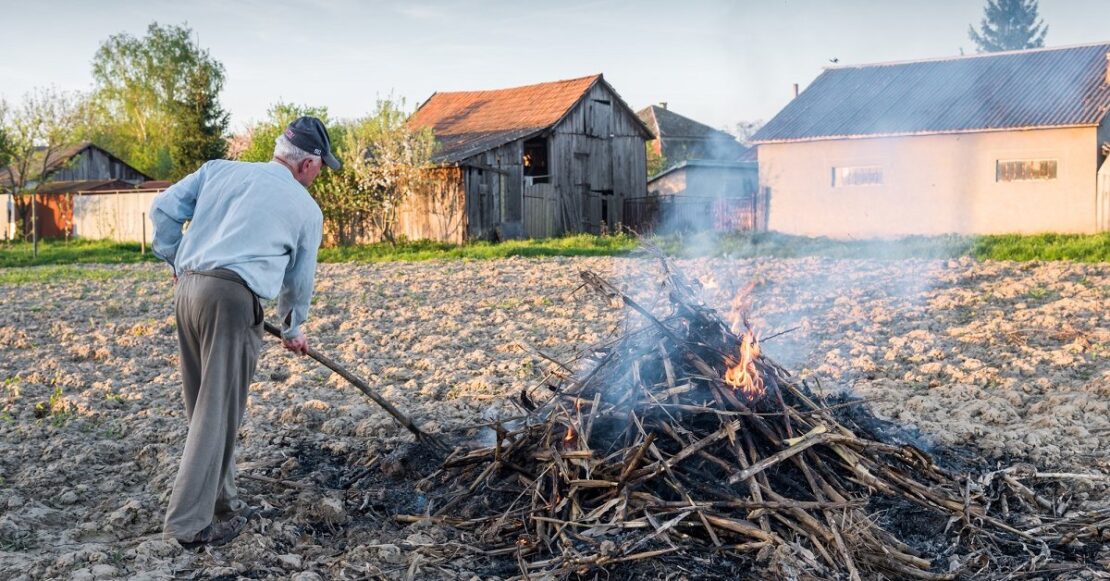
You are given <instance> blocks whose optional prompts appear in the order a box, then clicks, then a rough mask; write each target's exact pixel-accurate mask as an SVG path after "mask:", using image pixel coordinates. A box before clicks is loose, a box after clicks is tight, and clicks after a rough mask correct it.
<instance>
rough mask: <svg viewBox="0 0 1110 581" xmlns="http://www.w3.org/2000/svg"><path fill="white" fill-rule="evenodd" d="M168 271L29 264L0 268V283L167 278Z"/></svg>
mask: <svg viewBox="0 0 1110 581" xmlns="http://www.w3.org/2000/svg"><path fill="white" fill-rule="evenodd" d="M169 276H170V275H169V271H165V272H162V271H159V272H157V273H154V272H151V271H146V270H117V269H112V268H103V267H98V266H96V265H84V266H78V265H67V266H31V267H24V268H4V269H0V284H42V283H48V282H65V281H75V280H87V281H92V282H103V281H108V280H116V279H120V278H141V279H150V280H153V279H158V278H165V279H168V278H169Z"/></svg>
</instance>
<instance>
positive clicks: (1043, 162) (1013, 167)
mask: <svg viewBox="0 0 1110 581" xmlns="http://www.w3.org/2000/svg"><path fill="white" fill-rule="evenodd" d="M1056 165H1057V164H1056V160H1055V159H1035V160H1016V161H1014V160H1008V161H1004V160H1001V159H1000V160H998V165H997V166H995V171H994V179H995V181H998V182H1028V181H1036V180H1054V179H1056Z"/></svg>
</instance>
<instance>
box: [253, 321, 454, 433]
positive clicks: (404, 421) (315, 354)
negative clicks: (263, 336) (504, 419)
mask: <svg viewBox="0 0 1110 581" xmlns="http://www.w3.org/2000/svg"><path fill="white" fill-rule="evenodd" d="M264 327H265V328H266V332H267V333H269V334H271V335H273V336H274V337H277V338H278V339H281V338H282V337H281V330H280V329H278V328H277V327H275V326H274V325H271V324H270V323H268V322H267V323H264ZM308 356H309V357H311V358H313V359H315V360H316V361H318V362H320V363H321V364H322V365H323V366H324V367H327V368H328V369H330V370H332V371H334V372H336V373H338V374H339V375H341V376H343V379H346V380H347V381H349V382H350V383H351V385H353V386H355V387H357V388H359V390H361V391H362V393H365V394H366V396H367V397H369V398H370V399H372V400H374V403H376V404H378V405H379V406H381V408H382V409H384V410H385V411H387V412H389V415H391V416H393V419H395V420H397V423H399V424H401V425H402V426H404V427H405V429H407V430H408V431H410V432H412V433H413V434H414V435H415V436H416V439H417V440H418V441H419V442H422V443H428V444H432V445H433V446H436V447H443V446H444V444H443V443H442V442H440V441H439V439H438V438H436V437H434V436H432V435H430V434H428V433H426V432H424V431H423V430H421V429H420V428H418V427H416V424H414V423H412V420H411V419H409V417H408V416H406V415H405V414H403V413H401V411H400V410H398V409H397V408H395V407H393V404H391V403H389V401H388V400H386V399H385V398H384V397H382V396H381V395H379V394H378V392H376V391H374V390H373V389H371V388H370V386H369V385H368V384H367V383H366V382H365V381H363V380H362V379H360V378H359V377H358V376H356V375H355V374H353V373H351V372H350V371H347V369H346V368H344V367H343V366H342V365H340V364H338V363H336V362H335V361H334V360H332V358H330V357H328V356H327V355H324V354H323V353H320V352H319V351H317V350H315V349H313V348H312V347H309V348H308Z"/></svg>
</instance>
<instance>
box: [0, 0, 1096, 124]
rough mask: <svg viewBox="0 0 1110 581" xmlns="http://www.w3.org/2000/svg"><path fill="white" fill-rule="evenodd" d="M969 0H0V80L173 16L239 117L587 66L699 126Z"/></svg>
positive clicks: (1051, 17)
mask: <svg viewBox="0 0 1110 581" xmlns="http://www.w3.org/2000/svg"><path fill="white" fill-rule="evenodd" d="M984 2H985V0H897V1H885V0H884V1H880V0H871V1H864V0H824V1H818V0H737V1H733V2H728V1H711V0H681V1H670V2H662V1H656V0H639V1H625V0H592V1H591V0H582V1H575V0H560V1H558V2H555V1H548V2H529V1H526V0H515V1H504V0H424V1H413V2H385V1H373V0H367V1H357V0H322V1H321V0H316V1H313V0H300V1H296V2H294V1H289V0H218V1H217V0H172V1H170V0H143V1H139V2H134V1H121V0H99V1H97V2H82V1H50V0H39V1H34V2H32V1H28V0H19V1H13V0H0V8H2V9H3V12H2V13H3V15H4V18H3V21H4V25H3V27H2V29H3V33H2V34H0V54H2V55H4V56H3V58H2V59H0V97H5V98H6V99H7V100H8V101H9V102H10V101H15V100H18V99H19V98H20V97H21V96H22V95H23V94H24V93H25V92H26V91H27V90H29V89H31V88H32V87H35V86H46V85H54V86H56V87H58V88H62V89H77V90H87V89H88V88H89V87H90V85H91V76H90V74H89V70H90V60H91V58H92V55H93V53H94V52H95V51H96V48H97V46H98V45H99V44H100V43H101V42H102V41H103V40H104V39H105V38H107V37H108V36H109V35H111V34H114V33H117V32H124V31H126V32H129V33H131V34H135V35H141V34H142V33H143V32H144V30H145V28H146V26H147V25H148V24H149V23H150V22H151V21H158V22H160V23H172V24H181V23H186V22H187V23H188V24H189V25H190V26H191V27H192V28H193V30H194V31H195V32H196V34H197V36H198V37H199V41H200V44H201V45H202V46H203V47H205V48H207V49H209V50H210V51H211V53H212V55H213V56H214V57H215V58H217V59H218V60H220V61H221V62H222V63H223V64H224V66H225V67H226V69H227V83H226V86H225V89H224V92H223V95H222V97H221V100H222V103H223V105H224V107H225V108H226V109H227V110H229V111H230V112H231V114H232V127H233V129H239V128H241V127H243V126H244V125H245V124H247V123H249V122H251V121H252V120H257V119H259V118H261V117H262V116H264V115H265V111H266V109H267V108H268V106H269V105H270V104H271V103H273V102H274V101H277V100H285V101H291V102H296V103H304V104H310V105H324V106H327V107H328V108H329V110H330V111H331V113H332V115H333V116H337V117H355V116H359V115H362V114H364V113H366V112H367V111H368V110H369V109H370V107H371V106H372V104H373V101H374V99H375V98H376V97H377V96H385V95H389V94H393V95H396V96H401V97H404V98H406V99H407V101H408V105H409V107H410V108H411V107H415V105H417V104H419V103H420V102H422V101H423V100H424V99H426V98H427V97H428V96H429V95H431V94H432V93H433V92H435V91H453V90H467V89H492V88H501V87H511V86H517V85H524V84H530V83H535V82H542V81H549V80H557V79H565V78H573V77H580V76H584V75H589V74H594V73H599V72H600V73H604V74H605V77H606V78H607V79H608V80H609V82H610V83H612V85H613V86H614V87H615V88H616V89H617V91H618V92H619V93H620V94H621V96H622V97H623V98H624V100H625V101H626V102H628V104H629V105H631V106H632V107H633V108H634V109H639V108H641V107H643V106H645V105H648V104H651V103H655V102H659V101H667V102H668V103H669V104H670V108H671V109H672V110H674V111H676V112H678V113H681V114H683V115H687V116H689V117H693V118H695V119H697V120H699V121H702V122H704V123H707V124H709V125H713V126H715V127H721V128H724V127H731V126H732V125H734V124H735V123H736V122H737V121H741V120H753V119H764V120H765V119H768V118H770V117H772V116H774V114H775V113H776V112H777V111H778V110H779V109H781V108H782V106H783V105H785V104H786V102H787V101H788V100H789V98H790V95H791V84H792V83H795V82H796V83H800V84H801V86H802V87H803V88H804V87H805V86H806V85H807V84H808V83H810V82H811V81H812V80H813V79H814V78H815V77H816V76H817V75H818V74H819V73H820V72H821V68H822V67H823V66H826V65H828V64H829V59H833V58H836V59H839V61H840V64H854V63H868V62H882V61H891V60H907V59H918V58H929V57H939V56H949V55H956V54H959V52H960V50H961V49H963V50H964V51H965V52H968V53H971V52H974V47H973V45H972V43H971V42H970V41H969V40H968V38H967V28H968V25H969V24H971V23H973V22H974V23H977V22H978V21H979V19H980V18H981V16H982V10H983V4H984ZM1108 4H1110V3H1108V2H1107V1H1106V0H1041V2H1040V6H1041V16H1042V17H1043V18H1044V20H1045V22H1047V23H1048V24H1049V32H1048V38H1047V42H1048V45H1050V46H1062V45H1070V44H1080V43H1090V42H1098V41H1105V40H1110V25H1108V22H1110V20H1108V18H1110V10H1108V6H1107V5H1108Z"/></svg>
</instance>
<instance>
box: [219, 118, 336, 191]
mask: <svg viewBox="0 0 1110 581" xmlns="http://www.w3.org/2000/svg"><path fill="white" fill-rule="evenodd" d="M305 115H311V116H313V117H316V118H317V119H319V120H320V121H323V122H324V125H325V126H328V135H329V136H330V137H331V138H332V141H337V140H336V139H335V137H336V136H335V134H334V133H333V132H332V131H333V128H332V127H331V126H330V125H329V123H328V108H327V107H310V106H308V105H294V104H293V103H280V102H279V103H275V104H273V105H271V106H270V110H269V111H267V113H266V119H265V120H263V121H259V122H258V123H255V124H254V125H253V126H251V127H250V128H249V129H248V130H247V134H248V136H247V137H248V140H249V142H248V144H247V147H246V149H244V150H243V151H242V152H240V153H239V155H238V156H237V159H238V160H239V161H270V159H271V158H273V156H274V142H275V141H276V140H277V138H278V135H281V132H282V131H284V130H285V128H286V127H287V126H288V125H289V124H290V123H291V122H292V121H293V120H294V119H296V118H298V117H303V116H305ZM325 173H326V172H325ZM321 177H322V175H321Z"/></svg>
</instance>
